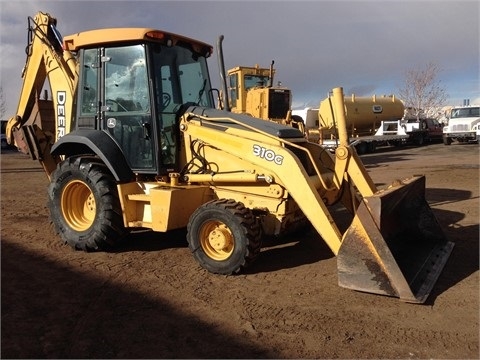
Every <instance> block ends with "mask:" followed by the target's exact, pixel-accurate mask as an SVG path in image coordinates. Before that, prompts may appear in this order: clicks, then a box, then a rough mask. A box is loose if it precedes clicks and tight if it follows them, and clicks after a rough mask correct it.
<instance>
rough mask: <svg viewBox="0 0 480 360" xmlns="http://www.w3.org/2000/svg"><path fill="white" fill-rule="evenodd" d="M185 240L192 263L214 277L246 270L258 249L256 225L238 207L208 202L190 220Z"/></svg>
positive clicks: (222, 201)
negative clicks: (191, 255)
mask: <svg viewBox="0 0 480 360" xmlns="http://www.w3.org/2000/svg"><path fill="white" fill-rule="evenodd" d="M187 240H188V244H189V247H190V250H191V251H192V252H193V256H194V258H195V260H196V261H197V262H198V263H199V264H200V265H201V266H202V267H203V268H205V269H207V270H208V271H210V272H212V273H217V274H225V275H229V274H235V273H239V272H240V271H241V270H242V269H244V268H246V267H248V266H249V265H250V264H251V263H252V262H253V261H254V260H255V259H256V258H257V256H258V254H259V253H260V248H261V230H260V225H259V223H258V221H257V219H256V218H255V216H254V215H253V213H252V212H251V210H250V209H247V208H246V207H245V206H244V205H243V204H242V203H239V202H236V201H234V200H227V199H220V200H212V201H210V202H208V203H206V204H203V205H202V206H200V207H199V208H198V209H197V210H195V212H194V213H193V214H192V216H191V217H190V220H189V222H188V226H187Z"/></svg>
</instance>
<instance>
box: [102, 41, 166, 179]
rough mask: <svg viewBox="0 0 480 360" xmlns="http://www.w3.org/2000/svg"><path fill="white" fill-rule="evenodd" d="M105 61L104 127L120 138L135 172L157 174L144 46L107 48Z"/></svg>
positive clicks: (104, 53)
mask: <svg viewBox="0 0 480 360" xmlns="http://www.w3.org/2000/svg"><path fill="white" fill-rule="evenodd" d="M102 63H103V65H104V66H103V71H102V73H103V76H102V77H101V82H102V83H103V84H102V85H101V88H102V89H103V94H102V100H103V106H102V108H101V109H102V125H103V129H104V130H105V131H107V132H108V133H110V135H111V136H112V137H113V138H114V139H115V140H116V141H117V143H118V144H119V146H120V148H121V149H122V150H123V153H124V155H125V158H126V159H127V161H128V162H129V164H130V166H131V168H132V170H133V171H134V172H141V173H152V174H155V173H156V170H157V169H156V155H155V146H154V145H155V139H154V132H153V127H152V112H151V101H150V94H149V82H148V73H147V63H146V51H145V45H143V44H137V45H129V46H122V47H111V48H104V49H103V54H102Z"/></svg>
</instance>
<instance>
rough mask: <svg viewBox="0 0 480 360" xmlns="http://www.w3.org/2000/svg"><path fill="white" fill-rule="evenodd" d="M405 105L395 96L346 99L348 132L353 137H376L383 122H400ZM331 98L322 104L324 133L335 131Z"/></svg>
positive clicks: (320, 113) (320, 118) (321, 116)
mask: <svg viewBox="0 0 480 360" xmlns="http://www.w3.org/2000/svg"><path fill="white" fill-rule="evenodd" d="M404 109H405V108H404V105H403V103H402V101H401V100H399V99H397V98H396V97H395V95H388V96H387V95H383V96H377V95H373V96H371V97H360V96H355V95H354V94H353V95H352V96H350V97H347V96H346V97H345V110H346V118H347V119H346V120H347V131H348V135H349V136H351V137H356V136H362V135H363V136H366V135H374V134H375V131H376V129H378V128H379V126H380V123H381V122H382V121H390V120H400V119H401V118H402V117H403V114H404ZM333 111H334V110H333V107H332V104H331V101H330V97H328V98H326V99H325V100H323V101H322V102H321V103H320V108H319V110H318V117H319V120H320V128H321V129H322V131H323V132H324V133H328V132H329V131H332V132H333V131H334V130H335V118H336V117H334V116H333V115H332V113H333Z"/></svg>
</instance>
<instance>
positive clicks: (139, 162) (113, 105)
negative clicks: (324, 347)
mask: <svg viewBox="0 0 480 360" xmlns="http://www.w3.org/2000/svg"><path fill="white" fill-rule="evenodd" d="M56 24H57V22H56V19H55V18H53V17H52V16H50V15H49V14H45V13H38V14H37V15H36V16H35V18H29V25H28V29H29V30H28V31H29V36H28V41H29V43H28V48H29V52H28V53H27V62H26V65H25V69H24V71H23V75H22V78H23V86H22V90H21V94H20V98H19V103H18V107H17V113H16V115H15V116H13V117H12V118H10V120H9V122H8V126H7V131H6V133H7V138H8V141H9V142H10V143H15V144H16V145H17V147H18V148H19V149H20V150H21V151H22V152H24V153H26V154H29V155H30V156H31V157H32V159H34V160H37V161H39V162H40V164H41V165H42V166H43V168H44V169H45V173H46V175H47V178H48V183H49V185H48V190H47V207H48V209H49V211H50V215H51V219H52V222H53V224H54V228H55V231H56V232H57V233H58V235H59V239H61V241H63V242H65V243H66V244H69V245H70V246H71V247H72V248H74V249H79V250H85V251H95V250H110V249H112V248H115V247H116V246H118V245H119V242H120V240H121V239H122V238H124V237H125V236H126V235H128V234H129V233H131V232H132V231H133V230H135V229H143V230H145V229H151V230H152V231H157V232H166V231H170V230H173V229H179V228H186V230H187V235H186V237H187V242H188V246H189V248H190V250H191V252H192V255H193V257H194V259H195V260H196V261H197V262H198V264H199V265H200V266H202V267H203V268H205V269H207V270H208V271H210V272H212V273H220V274H237V273H239V272H241V271H242V270H243V269H245V268H247V267H249V266H252V265H253V264H254V262H255V260H258V258H259V254H260V250H261V247H262V238H263V237H264V236H270V237H273V238H275V236H276V235H281V234H285V233H287V232H289V231H291V230H292V229H296V228H298V227H299V226H301V225H302V224H308V223H310V224H311V225H312V227H313V228H314V229H315V230H316V231H317V232H318V235H319V238H321V239H322V240H323V241H325V242H326V244H327V245H328V246H329V248H330V249H331V251H332V253H333V254H334V255H336V256H337V267H338V283H339V285H340V286H343V287H345V288H348V289H354V290H359V291H365V292H370V293H375V294H382V295H387V296H394V297H399V298H400V299H401V300H403V301H406V302H414V303H423V302H424V301H425V300H426V298H427V297H428V294H429V293H430V291H431V290H432V288H433V286H434V284H435V282H436V281H437V279H438V276H439V275H440V272H441V271H442V269H443V267H444V265H445V263H446V261H447V259H448V258H449V256H450V252H451V251H452V247H453V243H451V242H450V241H448V239H447V238H446V236H445V234H444V233H443V231H442V228H441V226H440V224H439V223H438V221H437V220H436V218H435V216H434V214H433V212H432V210H431V208H430V207H429V205H428V203H427V201H426V199H425V177H424V176H413V177H411V178H408V179H403V180H397V181H394V182H393V183H392V185H391V186H389V187H388V188H385V189H377V187H376V185H375V184H374V182H373V180H372V179H371V178H370V176H369V174H368V172H367V170H366V169H365V167H364V166H363V164H362V162H361V160H360V158H359V157H358V155H357V154H356V152H355V151H354V150H352V148H351V147H350V146H349V145H348V138H347V130H346V126H345V114H344V104H343V99H344V96H343V89H341V88H335V89H333V97H332V99H331V101H332V105H333V106H335V109H336V111H335V114H336V116H337V118H336V124H337V126H338V129H339V141H340V143H339V146H338V147H337V149H336V151H335V154H332V153H330V152H329V151H326V150H325V148H323V147H322V146H320V145H318V144H314V143H312V142H309V141H307V140H306V139H305V137H304V134H303V133H302V132H301V131H299V130H298V129H295V128H293V127H291V126H285V125H282V124H278V123H276V122H273V121H265V120H262V119H258V118H255V117H252V116H247V115H244V114H234V113H232V112H229V111H223V110H219V109H215V104H214V98H213V94H212V91H211V90H212V88H211V84H210V78H209V72H208V66H207V58H208V57H209V56H210V54H211V53H212V50H213V48H212V46H210V45H208V44H206V43H203V42H201V41H197V40H193V39H191V38H188V37H185V36H181V35H177V34H174V33H169V32H165V31H162V30H156V29H151V28H127V29H124V28H120V29H97V30H88V31H83V32H77V33H75V34H73V35H69V36H66V37H64V38H63V41H62V40H61V39H62V37H61V35H60V34H59V32H58V30H57V27H56ZM46 80H48V83H49V84H50V86H51V92H52V94H53V96H52V99H51V100H39V99H38V96H37V95H38V92H39V90H40V89H41V88H42V87H43V86H44V85H45V81H46ZM19 176H21V174H19ZM21 185H22V181H21V178H19V192H21ZM338 207H341V208H343V209H345V212H347V213H349V215H347V216H348V218H346V220H350V221H351V223H350V225H349V226H348V227H347V228H346V229H343V226H342V227H340V226H339V225H337V223H336V221H335V220H334V216H333V215H332V209H333V208H338ZM26 216H28V214H26ZM340 229H342V230H340ZM133 235H134V234H133ZM132 240H134V236H132ZM286 285H287V284H286ZM226 301H228V299H226Z"/></svg>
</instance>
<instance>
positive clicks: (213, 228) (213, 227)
mask: <svg viewBox="0 0 480 360" xmlns="http://www.w3.org/2000/svg"><path fill="white" fill-rule="evenodd" d="M200 246H201V247H202V249H203V251H204V252H205V254H207V256H208V257H210V258H211V259H213V260H217V261H223V260H226V259H228V258H229V257H230V255H232V253H233V249H234V248H235V242H234V237H233V234H232V232H231V231H230V229H229V228H228V227H227V226H226V225H225V224H224V223H222V222H220V221H209V222H207V223H205V224H204V225H203V226H202V228H201V230H200Z"/></svg>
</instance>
